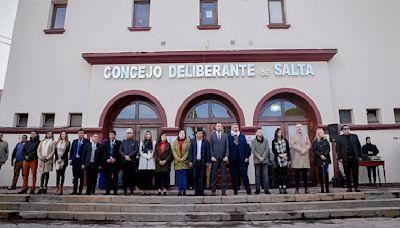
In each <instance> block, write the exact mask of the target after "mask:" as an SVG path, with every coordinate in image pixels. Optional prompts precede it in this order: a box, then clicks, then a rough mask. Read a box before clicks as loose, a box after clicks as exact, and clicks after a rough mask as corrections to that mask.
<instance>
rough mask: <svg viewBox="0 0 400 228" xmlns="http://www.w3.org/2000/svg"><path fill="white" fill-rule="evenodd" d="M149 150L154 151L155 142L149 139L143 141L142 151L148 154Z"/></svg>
mask: <svg viewBox="0 0 400 228" xmlns="http://www.w3.org/2000/svg"><path fill="white" fill-rule="evenodd" d="M149 150H153V142H152V141H151V140H149V139H145V140H143V146H142V151H143V153H145V154H147V153H148V152H149Z"/></svg>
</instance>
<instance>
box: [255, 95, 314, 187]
mask: <svg viewBox="0 0 400 228" xmlns="http://www.w3.org/2000/svg"><path fill="white" fill-rule="evenodd" d="M297 123H301V124H302V125H303V132H304V133H307V134H308V135H309V138H310V141H311V140H312V137H311V136H312V135H313V132H314V129H313V127H312V124H311V119H310V118H309V116H308V115H307V114H306V112H305V111H304V110H303V109H302V108H301V107H300V106H299V105H297V104H296V103H295V102H294V101H289V100H288V99H284V98H282V99H272V100H270V101H267V102H266V103H265V105H264V107H263V109H262V111H261V114H260V116H259V117H258V125H259V127H261V129H262V131H263V134H264V136H265V137H266V138H267V139H268V141H269V142H270V143H269V146H270V148H271V147H272V143H271V142H272V140H273V139H274V134H275V130H276V129H277V128H280V129H281V130H282V133H283V135H284V137H285V138H286V139H287V140H288V141H289V140H290V136H291V135H293V134H294V133H295V132H296V127H295V126H296V124H297ZM289 143H290V141H289ZM313 158H314V154H313V152H312V150H310V161H311V167H312V169H311V181H312V182H313V183H314V184H315V183H316V178H315V173H314V169H313V162H312V161H313ZM289 170H291V169H289ZM292 180H294V178H293V172H291V171H290V172H289V183H291V182H292Z"/></svg>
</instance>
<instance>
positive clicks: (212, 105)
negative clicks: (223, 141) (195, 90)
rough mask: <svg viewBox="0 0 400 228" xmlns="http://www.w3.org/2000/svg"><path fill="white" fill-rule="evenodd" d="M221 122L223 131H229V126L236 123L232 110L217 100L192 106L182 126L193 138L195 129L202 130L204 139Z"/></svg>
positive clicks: (204, 101)
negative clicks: (204, 135)
mask: <svg viewBox="0 0 400 228" xmlns="http://www.w3.org/2000/svg"><path fill="white" fill-rule="evenodd" d="M217 122H221V123H222V125H223V127H224V131H225V132H229V131H230V125H231V124H233V123H235V122H236V117H235V115H234V114H233V112H232V110H231V109H230V108H228V107H227V106H226V105H224V104H223V103H222V102H220V101H217V100H203V101H200V102H198V103H196V104H195V105H193V106H192V107H191V108H190V109H189V111H188V112H187V114H186V117H185V120H184V125H185V129H186V133H187V135H188V136H189V137H193V136H194V134H195V131H196V128H203V131H204V132H205V134H206V137H207V136H208V135H209V134H210V132H212V131H213V130H214V125H215V123H217Z"/></svg>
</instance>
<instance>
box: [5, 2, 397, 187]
mask: <svg viewBox="0 0 400 228" xmlns="http://www.w3.org/2000/svg"><path fill="white" fill-rule="evenodd" d="M398 9H400V3H399V2H398V1H395V0H388V1H385V3H382V2H380V1H372V0H352V1H321V0H303V1H296V0H235V1H232V0H204V1H203V0H169V1H163V0H149V1H147V0H119V1H111V0H86V1H78V0H68V1H66V0H53V1H50V0H46V1H42V0H40V1H39V0H33V1H20V2H19V5H18V11H17V17H16V20H15V26H14V34H13V44H12V46H11V50H10V58H9V64H8V70H7V75H6V79H5V86H4V91H3V94H2V98H1V103H0V126H1V131H3V132H4V134H5V137H4V138H5V140H7V141H8V142H9V144H10V147H11V148H10V149H13V148H12V147H13V146H14V145H15V144H16V143H17V141H18V140H19V138H20V136H21V135H22V134H24V133H25V134H27V133H29V131H30V129H39V131H40V132H41V133H43V134H44V133H45V131H47V130H52V131H54V132H56V133H57V132H59V131H60V130H61V129H65V130H67V131H68V132H69V133H70V139H74V137H75V136H76V135H75V134H76V131H77V129H79V128H80V127H82V128H83V129H85V130H86V133H87V135H88V136H90V135H91V134H93V133H100V135H101V137H103V138H105V137H107V132H108V131H109V130H111V129H115V130H116V131H117V135H118V137H119V138H123V137H124V131H125V129H126V128H128V127H131V128H133V129H134V131H135V132H136V138H137V139H141V138H142V137H143V135H144V132H145V131H146V130H150V131H152V132H153V134H154V135H155V136H157V135H158V134H159V133H160V132H162V131H163V132H167V134H168V136H169V139H170V140H173V139H174V138H175V137H176V135H177V131H178V128H184V129H185V130H186V131H187V133H188V135H191V134H192V132H193V129H194V128H196V127H203V128H204V130H205V131H206V135H209V134H210V132H212V130H213V125H214V124H215V122H222V123H223V125H224V127H225V130H226V131H229V126H230V125H231V124H232V123H235V122H237V123H239V125H240V128H241V131H242V132H243V133H244V134H246V135H247V137H248V139H251V138H252V137H254V134H255V131H256V129H257V128H258V127H261V128H262V129H263V132H264V134H265V135H266V136H267V139H268V140H269V142H271V141H272V137H273V132H274V131H275V129H276V128H277V127H280V128H282V129H283V131H284V134H285V136H286V137H287V138H289V135H290V134H292V133H293V132H294V126H295V124H296V123H298V122H300V123H302V124H303V125H304V130H305V131H306V132H307V133H308V134H309V137H310V139H311V140H312V139H313V138H314V135H315V131H316V129H317V128H319V127H322V128H324V129H325V131H326V133H328V131H327V125H329V124H333V123H342V124H343V123H348V124H350V126H351V128H352V131H353V132H354V133H356V134H358V135H359V138H360V141H361V143H362V144H364V143H365V137H366V136H371V138H372V141H373V143H374V144H376V145H377V146H378V148H379V149H380V151H381V152H380V155H381V156H382V159H384V160H385V163H386V178H387V181H388V182H400V177H399V176H397V173H399V171H400V168H399V166H398V165H397V163H398V161H399V157H398V153H399V151H400V141H397V140H396V138H397V137H400V101H399V98H398V96H399V95H400V92H399V90H398V85H399V83H400V79H399V77H398V75H397V74H398V69H397V66H398V61H399V58H398V53H399V52H400V46H399V45H398V40H400V30H398V29H396V28H397V27H399V21H400V16H399V15H398V13H397V11H398ZM8 166H10V162H9V161H8V162H7V166H4V167H3V168H2V170H1V172H2V175H0V185H2V186H4V185H9V184H10V182H11V176H12V169H11V167H8ZM69 172H71V170H70V169H69V170H67V174H66V175H67V181H66V184H71V182H70V181H68V178H72V175H71V174H70V173H69ZM249 175H250V179H251V182H253V183H254V171H253V167H252V165H250V166H249ZM361 175H363V177H362V178H361V179H362V180H363V179H364V180H365V177H366V174H365V173H363V172H361ZM311 176H312V178H311V179H312V180H313V182H315V181H316V180H317V178H316V174H315V172H312V173H311ZM52 179H55V177H54V178H52ZM53 181H54V180H53Z"/></svg>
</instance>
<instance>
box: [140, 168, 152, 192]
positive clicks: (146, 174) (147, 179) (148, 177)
mask: <svg viewBox="0 0 400 228" xmlns="http://www.w3.org/2000/svg"><path fill="white" fill-rule="evenodd" d="M153 176H154V170H140V178H141V180H142V181H141V183H142V184H141V186H140V187H141V189H142V190H151V189H153Z"/></svg>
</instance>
